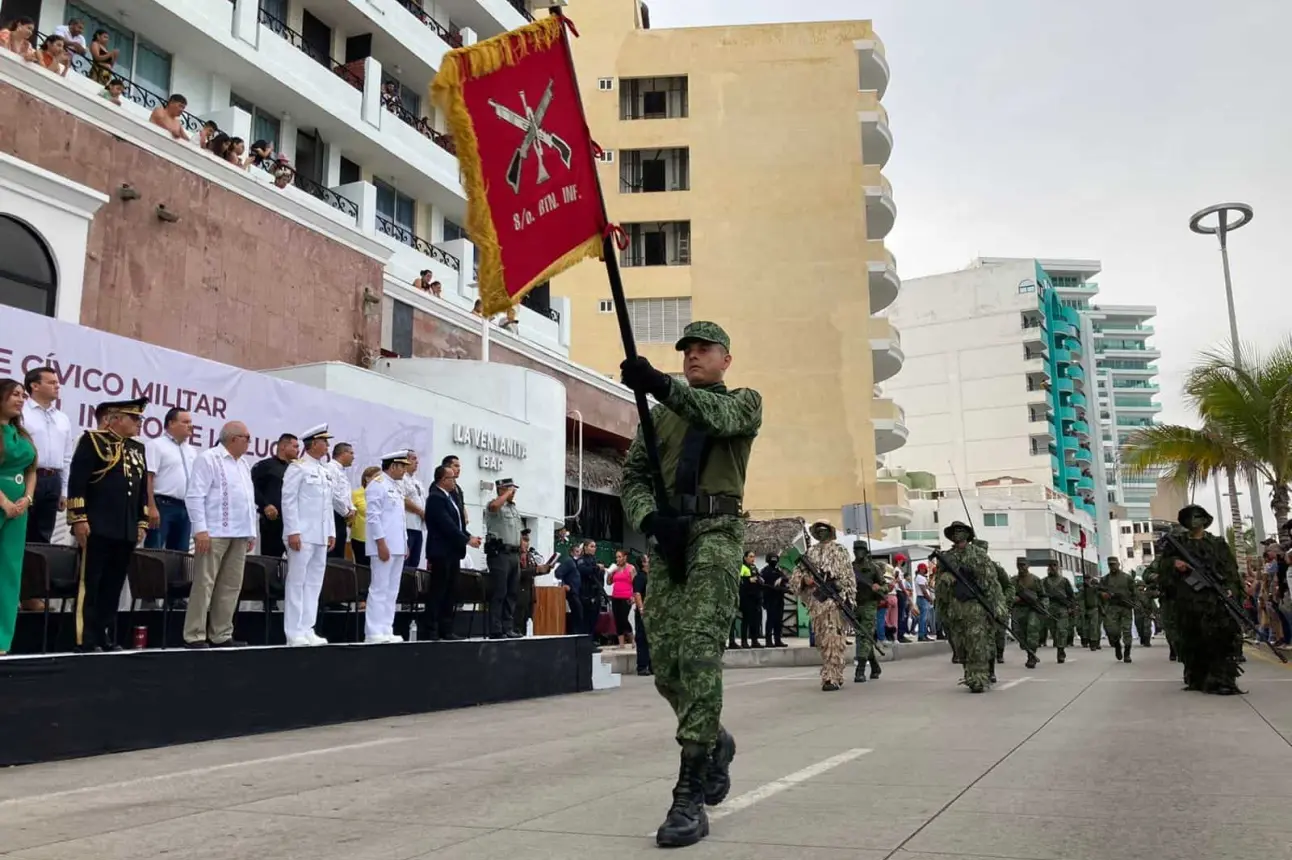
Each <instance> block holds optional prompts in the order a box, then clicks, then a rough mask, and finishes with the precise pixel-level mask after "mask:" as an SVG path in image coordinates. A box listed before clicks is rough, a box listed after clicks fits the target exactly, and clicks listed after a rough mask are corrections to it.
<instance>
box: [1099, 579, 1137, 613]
mask: <svg viewBox="0 0 1292 860" xmlns="http://www.w3.org/2000/svg"><path fill="white" fill-rule="evenodd" d="M1095 591H1097V592H1099V594H1100V596H1101V597H1107V598H1108V599H1109V600H1111V601H1112V603H1113V605H1114V606H1120V607H1121V608H1122V609H1134V608H1135V601H1134V600H1127V599H1126V598H1125V597H1123V596H1122V595H1120V594H1113V593H1112V592H1111V591H1109V590H1108V589H1107V588H1104V587H1103V583H1100V584H1099V585H1097V586H1095Z"/></svg>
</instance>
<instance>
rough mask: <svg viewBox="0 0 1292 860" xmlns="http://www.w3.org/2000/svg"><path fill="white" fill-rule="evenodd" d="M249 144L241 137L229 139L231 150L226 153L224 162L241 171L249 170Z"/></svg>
mask: <svg viewBox="0 0 1292 860" xmlns="http://www.w3.org/2000/svg"><path fill="white" fill-rule="evenodd" d="M246 156H247V144H246V143H245V142H243V140H242V138H240V137H231V138H229V148H228V149H226V150H225V151H224V160H225V161H227V162H229V163H230V164H232V165H233V166H234V167H237V168H239V169H240V170H246V169H247V158H246Z"/></svg>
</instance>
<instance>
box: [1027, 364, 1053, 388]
mask: <svg viewBox="0 0 1292 860" xmlns="http://www.w3.org/2000/svg"><path fill="white" fill-rule="evenodd" d="M1023 372H1024V373H1025V374H1026V375H1027V381H1028V383H1029V384H1031V385H1033V386H1035V387H1036V388H1037V389H1038V390H1040V388H1041V386H1043V385H1044V384H1046V383H1047V382H1049V381H1050V368H1049V367H1048V366H1047V365H1046V362H1045V359H1044V358H1039V357H1038V358H1026V359H1024V360H1023Z"/></svg>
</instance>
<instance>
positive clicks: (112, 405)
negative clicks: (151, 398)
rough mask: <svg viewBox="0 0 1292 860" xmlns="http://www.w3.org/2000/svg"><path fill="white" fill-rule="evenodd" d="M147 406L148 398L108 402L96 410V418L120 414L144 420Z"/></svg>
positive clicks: (101, 404)
mask: <svg viewBox="0 0 1292 860" xmlns="http://www.w3.org/2000/svg"><path fill="white" fill-rule="evenodd" d="M147 406H148V398H147V397H136V398H135V399H134V400H108V401H105V402H103V403H100V404H99V405H98V407H96V408H95V410H94V417H95V418H101V417H103V416H105V415H107V414H108V413H109V412H119V413H121V414H122V415H133V416H134V417H136V418H142V417H143V415H144V409H145V408H146V407H147Z"/></svg>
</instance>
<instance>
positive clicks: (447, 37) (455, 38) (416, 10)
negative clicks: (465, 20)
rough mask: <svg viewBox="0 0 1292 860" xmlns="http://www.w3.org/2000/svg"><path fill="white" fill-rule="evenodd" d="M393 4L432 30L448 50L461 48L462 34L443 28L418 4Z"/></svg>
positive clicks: (407, 0) (408, 0)
mask: <svg viewBox="0 0 1292 860" xmlns="http://www.w3.org/2000/svg"><path fill="white" fill-rule="evenodd" d="M395 2H396V3H398V4H399V5H400V6H403V7H404V8H405V9H407V10H408V12H409V14H411V15H412V16H413V17H414V18H416V19H417V20H419V21H421V22H422V23H423V24H425V25H426V26H427V27H429V28H430V29H432V30H434V31H435V35H437V36H439V37H440V40H441V41H443V42H444V43H445V44H447V45H448V46H449V47H450V48H461V47H462V34H461V33H454V32H453V31H452V30H450V29H449V28H448V27H445V26H444V25H443V24H441V23H440V22H439V21H436V20H435V19H434V18H432V17H431V16H430V15H428V14H426V10H425V9H423V8H422V7H421V5H420V4H418V3H416V2H414V0H395Z"/></svg>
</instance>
